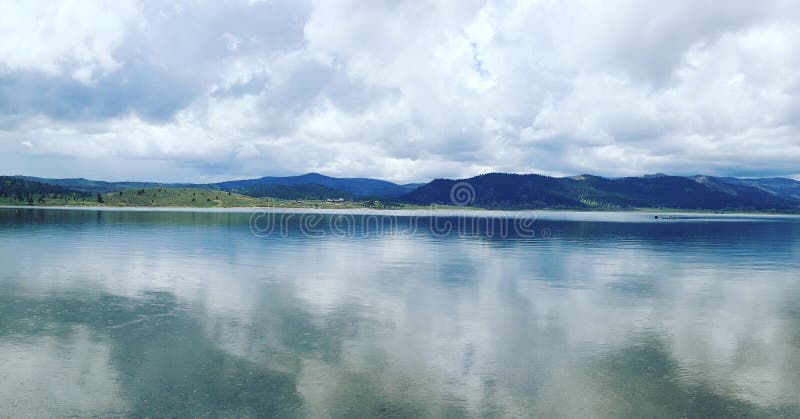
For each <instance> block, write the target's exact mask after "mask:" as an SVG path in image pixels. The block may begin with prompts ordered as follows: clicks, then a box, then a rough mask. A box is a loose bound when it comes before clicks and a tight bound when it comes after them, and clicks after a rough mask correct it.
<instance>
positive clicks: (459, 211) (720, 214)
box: [0, 205, 800, 221]
mask: <svg viewBox="0 0 800 419" xmlns="http://www.w3.org/2000/svg"><path fill="white" fill-rule="evenodd" d="M3 209H17V210H59V211H67V210H76V211H108V212H122V211H131V212H148V211H150V212H196V213H234V214H242V213H253V212H256V211H264V212H267V213H276V214H281V213H299V214H330V215H336V214H352V215H386V216H392V215H393V216H420V215H429V216H430V215H433V216H469V215H476V214H480V215H482V216H485V217H492V218H508V217H519V216H525V215H528V216H530V217H538V216H539V215H547V214H553V215H557V214H561V215H567V214H574V215H579V214H586V215H589V214H595V215H600V214H628V215H636V214H638V215H660V214H664V215H669V216H682V217H681V218H676V219H684V220H685V219H697V218H698V217H702V218H703V219H708V218H716V219H726V218H734V217H765V218H780V217H790V218H800V214H798V213H784V212H765V211H762V212H758V211H730V212H727V211H719V210H689V209H675V208H665V209H655V208H631V209H613V210H604V209H587V210H583V209H535V210H534V209H520V210H502V209H483V208H475V207H436V206H431V207H427V208H409V209H402V208H383V209H375V208H309V207H290V206H287V207H165V206H152V207H150V206H98V205H86V206H83V205H74V206H73V205H0V210H3ZM712 216H713V217H712ZM653 219H655V218H653ZM658 220H664V221H669V220H675V219H670V218H661V217H659V218H658Z"/></svg>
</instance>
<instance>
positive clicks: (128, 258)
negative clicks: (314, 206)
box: [0, 209, 800, 417]
mask: <svg viewBox="0 0 800 419" xmlns="http://www.w3.org/2000/svg"><path fill="white" fill-rule="evenodd" d="M402 215H403V216H397V217H390V218H389V219H388V221H385V222H376V221H375V220H374V219H369V220H365V218H364V217H372V215H360V216H353V217H350V218H342V217H340V216H337V215H324V214H317V216H318V217H320V218H318V219H315V220H312V221H308V220H302V219H300V218H298V217H295V218H286V219H285V220H284V223H283V224H282V225H281V226H279V228H274V229H271V230H270V231H269V234H259V232H261V233H264V232H265V230H264V229H261V230H259V228H255V230H256V234H254V232H253V229H252V228H251V227H253V223H252V222H251V221H252V219H251V216H250V214H249V213H247V212H242V211H231V212H224V211H223V212H219V211H213V212H202V211H201V212H181V211H170V212H160V211H99V210H55V209H0V416H14V417H16V416H25V415H32V416H37V417H42V416H69V415H79V416H91V415H97V416H115V415H131V416H151V417H164V416H242V415H247V416H280V417H363V416H388V417H420V416H429V417H443V416H449V417H475V416H513V417H531V416H533V417H536V416H539V417H542V416H544V417H559V416H561V417H587V416H594V417H642V416H647V417H685V416H689V417H696V416H752V417H763V416H776V417H798V416H800V395H799V394H800V275H799V274H798V273H800V220H798V219H797V218H793V217H745V216H713V215H700V216H698V215H692V214H684V215H680V217H681V218H679V219H674V220H655V219H654V218H653V215H652V214H640V213H623V214H613V213H602V214H595V213H546V212H544V213H538V214H535V215H536V218H535V219H533V218H528V219H524V220H523V219H516V218H514V217H516V216H515V215H513V214H506V215H503V216H497V215H496V214H495V215H494V216H493V217H494V218H493V219H492V220H491V221H484V222H478V223H469V222H464V221H463V218H464V217H455V218H446V217H439V218H434V219H432V218H428V217H425V215H424V214H416V215H417V216H416V217H410V216H408V214H402ZM504 216H507V217H511V218H512V220H511V221H508V220H506V221H503V220H504V218H503V217H504ZM530 216H531V214H528V217H530ZM337 217H338V218H337ZM523 218H524V217H523ZM332 220H333V221H332ZM331 226H335V227H336V228H331ZM255 227H258V226H257V225H256V226H255ZM520 227H523V228H522V230H521V231H520Z"/></svg>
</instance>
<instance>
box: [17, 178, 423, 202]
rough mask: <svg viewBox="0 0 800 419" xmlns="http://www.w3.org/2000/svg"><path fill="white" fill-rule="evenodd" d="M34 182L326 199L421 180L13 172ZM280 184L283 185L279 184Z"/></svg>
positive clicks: (402, 190)
mask: <svg viewBox="0 0 800 419" xmlns="http://www.w3.org/2000/svg"><path fill="white" fill-rule="evenodd" d="M14 177H16V178H19V179H25V180H29V181H34V182H40V183H44V184H49V185H58V186H63V187H66V188H70V189H73V190H75V191H80V192H86V193H92V194H96V193H108V192H116V191H121V190H127V189H149V188H164V189H174V188H200V189H220V190H224V191H236V192H238V193H241V194H243V195H248V196H253V197H275V198H284V199H318V198H322V199H327V198H338V197H354V196H359V197H388V198H397V197H399V196H401V195H403V194H406V193H408V192H410V191H412V190H414V189H416V188H417V187H419V186H421V185H422V184H418V183H410V184H405V185H398V184H396V183H392V182H388V181H385V180H379V179H369V178H335V177H330V176H325V175H321V174H319V173H308V174H305V175H300V176H286V177H274V176H267V177H262V178H258V179H244V180H232V181H227V182H218V183H210V184H202V183H156V182H106V181H98V180H90V179H84V178H69V179H47V178H38V177H32V176H14ZM278 186H282V187H278Z"/></svg>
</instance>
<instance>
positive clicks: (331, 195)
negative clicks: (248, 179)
mask: <svg viewBox="0 0 800 419" xmlns="http://www.w3.org/2000/svg"><path fill="white" fill-rule="evenodd" d="M220 189H222V190H229V189H228V188H220ZM233 189H234V190H236V191H238V192H240V193H242V194H243V195H247V196H251V197H255V198H276V199H294V200H297V199H314V200H319V199H338V198H343V199H347V200H353V194H352V193H350V192H346V191H341V190H339V189H333V188H329V187H327V186H322V185H318V184H316V183H303V184H297V185H271V184H254V185H248V186H247V187H246V188H245V189H238V188H233Z"/></svg>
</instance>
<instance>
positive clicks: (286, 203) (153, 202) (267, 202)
mask: <svg viewBox="0 0 800 419" xmlns="http://www.w3.org/2000/svg"><path fill="white" fill-rule="evenodd" d="M100 197H101V199H98V197H97V195H92V196H83V197H79V196H71V197H68V198H53V197H39V196H35V197H33V200H32V201H33V202H28V201H19V200H17V199H13V198H10V197H0V206H31V207H55V206H58V207H114V208H117V207H121V208H124V207H163V208H242V207H271V208H309V209H310V208H316V209H364V208H371V209H405V210H418V209H430V208H432V207H431V206H421V205H410V204H400V205H387V204H385V203H383V202H376V201H373V200H370V201H344V202H329V201H324V200H286V199H275V198H253V197H250V196H245V195H240V194H236V193H228V192H225V191H220V190H213V189H192V188H181V189H166V188H150V189H128V190H124V191H118V192H109V193H105V194H101V195H100ZM101 201H102V202H101ZM435 208H437V209H442V210H448V209H450V210H468V211H469V210H486V209H483V208H475V207H462V206H450V205H437V206H435ZM494 209H496V210H503V209H502V208H494ZM506 210H507V211H508V210H510V211H513V210H514V209H506ZM517 210H520V209H517ZM539 210H544V211H547V210H554V211H558V210H561V211H579V212H583V211H592V212H595V211H597V212H618V211H622V212H626V211H634V212H647V213H656V214H657V213H669V212H680V213H697V214H754V215H755V214H790V215H797V214H798V213H797V212H775V211H752V210H725V211H720V210H691V209H681V208H607V207H604V208H601V207H597V208H574V209H571V208H553V209H539Z"/></svg>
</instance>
